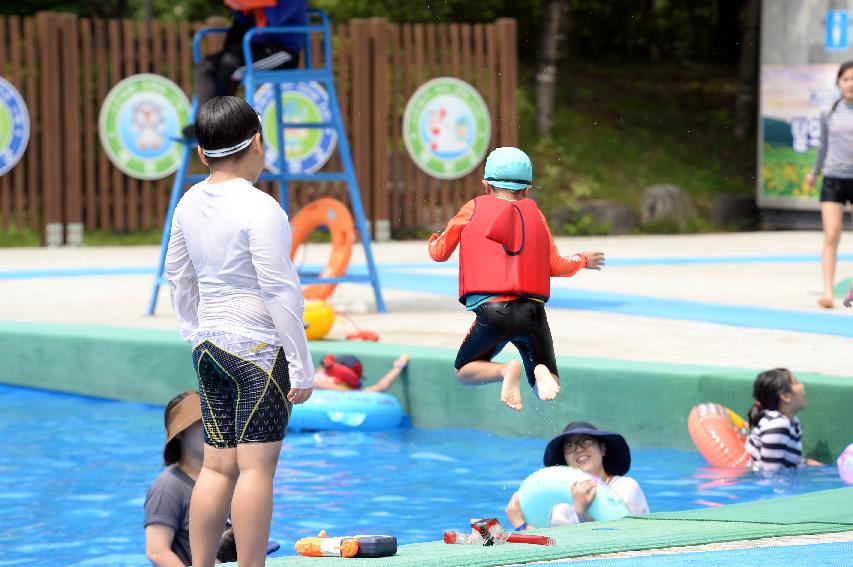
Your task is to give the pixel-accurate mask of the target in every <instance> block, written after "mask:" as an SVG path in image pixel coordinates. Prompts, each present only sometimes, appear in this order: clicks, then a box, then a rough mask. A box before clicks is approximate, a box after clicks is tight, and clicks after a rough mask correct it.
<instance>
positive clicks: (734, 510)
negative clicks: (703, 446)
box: [232, 488, 853, 567]
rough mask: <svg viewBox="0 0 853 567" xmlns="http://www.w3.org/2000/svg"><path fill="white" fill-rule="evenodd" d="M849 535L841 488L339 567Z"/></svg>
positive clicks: (847, 501)
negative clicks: (527, 541)
mask: <svg viewBox="0 0 853 567" xmlns="http://www.w3.org/2000/svg"><path fill="white" fill-rule="evenodd" d="M849 530H853V488H841V489H838V490H828V491H824V492H815V493H811V494H806V495H802V496H792V497H788V498H777V499H774V500H764V501H759V502H749V503H746V504H735V505H732V506H722V507H719V508H705V509H701V510H690V511H686V512H669V513H658V514H649V515H647V516H633V517H629V518H625V519H622V520H618V521H615V522H607V523H590V524H580V525H575V526H566V527H562V528H551V529H543V530H535V531H534V532H533V533H541V534H545V535H549V536H551V537H553V538H556V540H557V545H555V546H551V547H544V546H536V545H518V544H507V545H498V546H493V547H479V546H467V545H446V544H444V543H442V542H429V543H417V544H412V545H403V546H400V548H399V550H398V552H397V555H395V556H393V557H385V558H381V559H348V560H347V563H350V562H356V563H364V564H368V563H369V564H370V565H376V566H377V567H385V566H388V567H403V566H410V565H411V566H415V565H418V566H426V567H433V566H435V567H438V566H441V567H467V566H472V567H477V566H482V567H486V566H491V565H506V564H513V563H529V562H533V561H547V560H551V559H564V558H571V557H581V556H584V555H594V554H601V553H615V552H621V551H636V550H643V549H660V548H665V547H675V546H684V545H700V544H707V543H718V542H723V541H737V540H745V539H757V538H764V537H779V536H795V535H808V534H820V533H831V532H843V531H849ZM436 535H437V536H438V535H441V534H436ZM340 561H341V560H340V559H337V558H314V557H283V558H279V559H273V560H270V561H268V562H267V565H269V566H271V567H289V566H291V565H293V566H300V565H317V564H327V563H328V564H331V563H335V564H337V565H340ZM232 565H235V564H232Z"/></svg>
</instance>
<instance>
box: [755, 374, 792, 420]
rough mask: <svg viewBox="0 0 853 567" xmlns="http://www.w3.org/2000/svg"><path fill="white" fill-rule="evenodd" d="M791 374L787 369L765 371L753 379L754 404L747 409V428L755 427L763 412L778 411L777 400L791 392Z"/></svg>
mask: <svg viewBox="0 0 853 567" xmlns="http://www.w3.org/2000/svg"><path fill="white" fill-rule="evenodd" d="M792 381H793V374H791V371H790V370H788V369H787V368H774V369H772V370H765V371H764V372H762V373H761V374H759V375H758V376H756V378H755V383H754V384H753V385H752V397H753V398H755V403H754V404H752V407H751V408H749V426H750V427H755V426H756V425H758V421H759V420H760V419H761V412H762V411H764V410H778V409H779V398H780V397H781V396H782V394H788V393H790V392H791V382H792Z"/></svg>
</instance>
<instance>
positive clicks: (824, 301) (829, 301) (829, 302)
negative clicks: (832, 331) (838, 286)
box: [817, 297, 835, 309]
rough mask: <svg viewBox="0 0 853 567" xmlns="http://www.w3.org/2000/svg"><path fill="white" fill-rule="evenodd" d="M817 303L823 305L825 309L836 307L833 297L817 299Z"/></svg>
mask: <svg viewBox="0 0 853 567" xmlns="http://www.w3.org/2000/svg"><path fill="white" fill-rule="evenodd" d="M817 304H818V305H820V306H821V307H823V308H824V309H832V308H833V307H835V302H834V301H833V299H832V298H831V297H821V298H820V299H818V300H817Z"/></svg>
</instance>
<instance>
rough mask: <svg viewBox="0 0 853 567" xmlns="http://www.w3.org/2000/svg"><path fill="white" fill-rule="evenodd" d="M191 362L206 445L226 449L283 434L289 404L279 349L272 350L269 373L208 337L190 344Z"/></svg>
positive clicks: (279, 437) (268, 440) (285, 369)
mask: <svg viewBox="0 0 853 567" xmlns="http://www.w3.org/2000/svg"><path fill="white" fill-rule="evenodd" d="M193 362H194V364H195V367H196V371H197V372H198V391H199V395H200V397H201V419H202V423H203V424H204V442H205V443H206V444H208V445H210V446H211V447H216V448H218V449H227V448H232V447H236V446H237V444H238V443H271V442H274V441H281V440H282V439H284V435H285V432H286V431H287V422H288V419H289V418H290V411H291V404H290V402H288V401H287V393H288V392H289V391H290V377H289V375H288V366H287V359H286V358H285V356H284V350H283V349H281V348H279V349H278V353H277V354H276V356H275V359H274V360H273V363H272V368H271V369H270V371H269V372H267V371H265V370H264V369H263V368H261V367H260V366H258V365H257V364H255V363H254V362H251V361H249V360H246V359H244V358H241V357H238V356H236V355H234V354H232V353H230V352H227V351H225V350H223V349H221V348H220V347H218V346H216V345H215V344H213V343H212V342H210V341H209V340H205V341H202V342H201V343H199V344H198V346H196V347H195V348H194V349H193Z"/></svg>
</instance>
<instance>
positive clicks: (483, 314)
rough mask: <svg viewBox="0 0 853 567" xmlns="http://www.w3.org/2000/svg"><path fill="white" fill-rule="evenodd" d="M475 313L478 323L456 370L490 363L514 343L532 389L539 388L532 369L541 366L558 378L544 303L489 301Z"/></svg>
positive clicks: (471, 331)
mask: <svg viewBox="0 0 853 567" xmlns="http://www.w3.org/2000/svg"><path fill="white" fill-rule="evenodd" d="M474 313H475V314H476V315H477V319H476V320H475V321H474V323H473V324H472V325H471V329H470V330H469V331H468V335H467V336H466V337H465V340H464V341H462V346H460V347H459V352H458V353H457V354H456V364H455V367H456V370H459V369H460V368H462V367H463V366H465V365H466V364H468V363H469V362H474V361H477V360H484V361H490V360H492V359H493V358H494V357H495V356H496V355H497V354H498V353H499V352H500V351H501V350H502V349H503V348H504V347H505V346H506V344H507V343H512V344H513V345H515V348H517V349H518V352H519V353H520V354H521V360H522V362H523V363H524V371H525V373H526V374H527V381H528V382H530V385H531V386H533V385H535V384H536V378H535V377H534V375H533V369H534V368H536V365H538V364H544V365H545V367H546V368H548V370H550V371H551V373H552V374H554V375H559V374H558V373H557V360H556V358H555V357H554V341H553V340H552V339H551V328H550V327H549V326H548V318H547V317H546V316H545V304H544V303H542V302H541V301H535V300H533V299H527V298H524V297H522V298H520V299H516V300H514V301H490V302H488V303H484V304H482V305H480V306H479V307H477V309H475V310H474Z"/></svg>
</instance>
